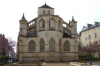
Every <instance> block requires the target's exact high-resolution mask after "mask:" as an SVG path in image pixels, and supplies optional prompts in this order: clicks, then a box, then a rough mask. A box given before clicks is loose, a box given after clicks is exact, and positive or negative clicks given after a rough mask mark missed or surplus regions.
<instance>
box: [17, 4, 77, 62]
mask: <svg viewBox="0 0 100 66" xmlns="http://www.w3.org/2000/svg"><path fill="white" fill-rule="evenodd" d="M19 23H20V31H19V35H18V43H17V57H18V59H19V61H45V62H51V61H53V62H60V61H72V60H78V42H77V21H75V20H74V17H72V20H71V21H69V23H67V22H65V21H64V20H63V19H62V18H61V17H59V16H58V15H55V14H54V8H52V7H50V6H48V5H47V4H46V3H45V4H44V5H43V6H41V7H39V8H38V16H37V17H36V18H34V19H32V20H31V21H29V22H28V21H27V20H26V18H25V16H24V14H23V16H22V19H21V20H20V21H19ZM63 25H65V26H63Z"/></svg>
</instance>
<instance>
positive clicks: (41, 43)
mask: <svg viewBox="0 0 100 66" xmlns="http://www.w3.org/2000/svg"><path fill="white" fill-rule="evenodd" d="M40 51H42V52H43V51H45V42H44V40H43V39H41V41H40Z"/></svg>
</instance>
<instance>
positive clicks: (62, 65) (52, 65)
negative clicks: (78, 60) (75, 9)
mask: <svg viewBox="0 0 100 66" xmlns="http://www.w3.org/2000/svg"><path fill="white" fill-rule="evenodd" d="M93 64H94V65H98V66H100V62H93ZM47 65H48V66H73V65H70V63H69V62H64V63H63V62H62V63H47Z"/></svg>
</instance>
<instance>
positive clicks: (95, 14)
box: [0, 0, 100, 41]
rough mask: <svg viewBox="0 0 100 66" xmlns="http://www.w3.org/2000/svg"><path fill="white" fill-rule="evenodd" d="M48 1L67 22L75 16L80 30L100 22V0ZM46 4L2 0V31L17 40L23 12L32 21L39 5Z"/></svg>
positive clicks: (0, 28)
mask: <svg viewBox="0 0 100 66" xmlns="http://www.w3.org/2000/svg"><path fill="white" fill-rule="evenodd" d="M46 3H47V5H49V6H51V7H53V8H55V15H59V16H60V17H61V18H62V19H63V20H64V21H66V22H67V23H68V21H69V20H71V19H72V16H74V19H75V20H76V21H77V22H78V23H77V29H78V32H79V31H81V30H82V27H83V26H86V25H87V23H91V24H94V22H95V21H98V22H100V0H46ZM44 4H45V0H0V33H2V34H5V35H6V37H10V38H12V39H13V40H15V41H17V37H18V32H19V20H20V19H21V18H22V15H23V13H24V14H25V18H26V19H27V20H28V21H30V20H32V19H34V18H35V17H37V9H38V7H40V6H42V5H44Z"/></svg>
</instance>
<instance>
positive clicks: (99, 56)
mask: <svg viewBox="0 0 100 66" xmlns="http://www.w3.org/2000/svg"><path fill="white" fill-rule="evenodd" d="M97 46H98V59H100V54H99V46H100V45H99V44H97Z"/></svg>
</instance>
